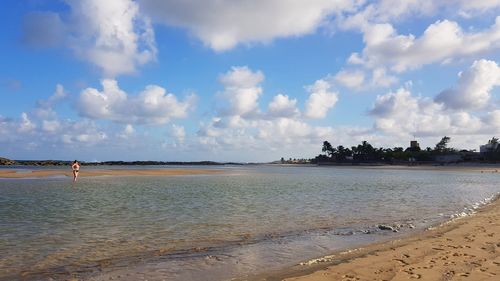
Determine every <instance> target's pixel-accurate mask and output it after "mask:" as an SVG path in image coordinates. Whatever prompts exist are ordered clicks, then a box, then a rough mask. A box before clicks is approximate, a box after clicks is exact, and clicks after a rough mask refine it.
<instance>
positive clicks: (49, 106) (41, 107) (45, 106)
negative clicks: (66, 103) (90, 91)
mask: <svg viewBox="0 0 500 281" xmlns="http://www.w3.org/2000/svg"><path fill="white" fill-rule="evenodd" d="M67 97H68V94H67V93H66V92H65V91H64V87H63V86H62V85H61V84H57V85H56V90H55V91H54V94H53V95H52V96H50V97H49V98H48V99H46V100H39V101H37V103H36V106H35V110H34V113H35V116H36V117H38V118H42V119H53V118H55V117H56V112H55V111H54V107H55V106H56V105H57V104H58V103H59V102H61V101H63V100H64V99H66V98H67Z"/></svg>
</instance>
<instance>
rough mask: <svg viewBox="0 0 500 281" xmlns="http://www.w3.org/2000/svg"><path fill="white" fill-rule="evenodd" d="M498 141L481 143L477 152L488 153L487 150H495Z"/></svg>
mask: <svg viewBox="0 0 500 281" xmlns="http://www.w3.org/2000/svg"><path fill="white" fill-rule="evenodd" d="M498 145H500V144H498V143H488V144H485V145H481V146H479V153H481V154H482V153H488V152H493V151H495V150H497V148H498Z"/></svg>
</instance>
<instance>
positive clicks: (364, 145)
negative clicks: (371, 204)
mask: <svg viewBox="0 0 500 281" xmlns="http://www.w3.org/2000/svg"><path fill="white" fill-rule="evenodd" d="M450 140H451V138H450V137H448V136H444V137H443V138H441V140H440V141H439V142H438V143H437V144H436V145H435V146H434V147H433V148H431V147H427V148H425V149H421V148H420V147H419V146H418V145H415V146H411V147H407V148H403V147H394V148H383V147H380V148H376V147H374V146H373V145H371V144H370V143H369V142H367V141H362V142H361V143H360V144H358V145H357V146H351V147H350V148H349V147H345V146H343V145H339V146H337V147H334V146H332V145H331V144H330V142H328V141H324V142H323V146H322V148H321V151H322V152H323V154H319V155H318V156H316V157H315V158H314V159H311V162H312V163H322V162H337V163H342V162H353V163H355V162H383V163H394V162H401V161H405V162H431V161H436V159H439V157H446V156H447V155H459V156H460V159H461V161H481V160H482V161H500V145H499V142H498V138H496V137H493V138H492V139H491V140H489V141H488V144H490V146H489V147H491V148H493V149H491V150H489V151H487V152H485V153H481V154H479V153H477V152H475V150H458V149H455V148H451V147H448V144H449V142H450Z"/></svg>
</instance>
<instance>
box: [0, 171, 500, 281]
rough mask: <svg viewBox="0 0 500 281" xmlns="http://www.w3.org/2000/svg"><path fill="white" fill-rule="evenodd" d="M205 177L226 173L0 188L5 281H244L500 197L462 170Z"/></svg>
mask: <svg viewBox="0 0 500 281" xmlns="http://www.w3.org/2000/svg"><path fill="white" fill-rule="evenodd" d="M111 168H113V169H117V168H119V167H116V166H113V167H87V166H84V167H82V171H81V173H82V174H84V173H85V169H111ZM122 168H124V169H128V168H139V169H159V168H161V169H186V168H190V169H196V168H200V167H186V166H182V167H180V166H179V167H175V166H174V167H172V166H151V167H144V166H141V167H122ZM202 168H203V169H217V170H222V171H223V172H222V173H217V174H209V175H188V176H120V177H118V176H99V177H80V178H79V179H78V181H77V182H76V184H72V179H70V178H68V177H63V176H61V177H52V178H25V179H1V180H0V280H1V281H7V280H8V281H11V280H28V281H29V280H51V281H54V280H68V279H71V278H73V279H77V280H93V281H104V280H127V281H128V280H130V281H132V280H134V281H135V280H149V281H157V280H158V281H161V280H175V281H177V280H183V281H197V280H203V281H210V280H232V279H234V278H236V279H246V278H251V277H252V276H255V275H262V274H263V275H265V274H266V272H276V271H279V270H283V269H286V268H288V267H291V266H294V265H298V264H300V263H301V262H303V261H307V260H309V259H313V258H316V257H320V256H323V255H328V254H331V253H333V252H338V251H343V250H349V249H355V248H358V247H362V246H363V245H367V244H370V243H375V242H381V241H386V240H390V239H397V238H398V237H401V236H404V235H411V234H412V233H416V232H418V231H423V230H425V229H427V228H429V227H431V226H435V225H437V224H440V223H442V222H445V221H448V220H450V219H455V218H459V217H462V216H466V215H469V214H471V213H473V212H475V210H477V208H479V207H481V206H482V205H484V204H486V203H488V202H489V201H490V200H492V198H494V197H495V196H496V195H498V194H499V193H500V185H499V184H498V183H499V179H500V174H499V173H479V172H467V171H465V170H464V171H443V170H440V169H428V170H422V169H388V168H366V167H318V166H305V165H297V166H294V165H235V166H230V165H225V166H208V167H205V166H203V167H202ZM33 169H35V168H33ZM36 169H38V168H36ZM18 172H23V173H25V172H29V168H28V169H26V168H23V169H18ZM304 266H307V265H304Z"/></svg>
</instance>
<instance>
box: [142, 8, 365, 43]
mask: <svg viewBox="0 0 500 281" xmlns="http://www.w3.org/2000/svg"><path fill="white" fill-rule="evenodd" d="M356 2H357V1H351V0H338V1H330V0H310V1H302V0H240V1H232V0H205V1H168V0H166V1H165V0H141V1H140V2H139V3H140V4H141V8H143V9H144V10H145V11H146V12H147V13H148V14H149V15H152V17H153V19H155V20H156V21H158V22H163V23H165V24H167V25H170V26H179V27H183V28H187V29H188V30H189V31H190V32H191V33H192V34H193V35H194V36H196V37H197V38H199V39H200V40H201V41H202V42H203V43H204V44H205V45H207V46H208V47H210V48H212V49H214V50H216V51H224V50H228V49H231V48H233V47H235V46H236V45H238V44H249V43H259V42H269V41H271V40H273V39H275V38H280V37H291V36H301V35H304V34H309V33H313V32H315V31H316V30H317V29H318V27H319V26H321V25H322V24H323V23H324V22H325V21H326V20H327V18H328V16H331V15H332V14H336V13H339V12H341V11H345V10H352V9H353V8H354V6H355V4H356Z"/></svg>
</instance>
